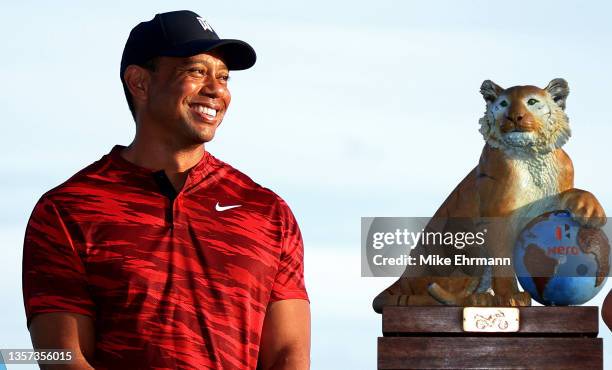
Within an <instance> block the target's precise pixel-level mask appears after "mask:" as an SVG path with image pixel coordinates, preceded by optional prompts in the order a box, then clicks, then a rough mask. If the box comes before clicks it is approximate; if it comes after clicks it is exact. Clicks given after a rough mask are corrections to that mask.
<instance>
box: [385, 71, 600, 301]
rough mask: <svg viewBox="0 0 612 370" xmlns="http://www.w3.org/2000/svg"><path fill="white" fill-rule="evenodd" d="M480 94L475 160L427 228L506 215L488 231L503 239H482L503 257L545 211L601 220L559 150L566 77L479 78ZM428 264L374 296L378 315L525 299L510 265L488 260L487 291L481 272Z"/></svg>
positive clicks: (586, 221)
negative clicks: (534, 80)
mask: <svg viewBox="0 0 612 370" xmlns="http://www.w3.org/2000/svg"><path fill="white" fill-rule="evenodd" d="M480 92H481V94H482V96H483V98H484V100H485V102H486V111H485V114H484V116H483V117H482V118H481V119H480V120H479V124H480V133H481V134H482V136H483V138H484V141H485V145H484V148H483V150H482V153H481V156H480V160H479V162H478V164H477V165H476V167H475V168H474V169H473V170H472V171H471V172H470V173H469V174H468V175H467V176H466V177H465V178H464V179H463V180H462V181H461V182H460V183H459V185H457V187H456V188H455V189H454V190H453V192H452V193H451V194H450V195H449V196H448V198H446V200H445V201H444V203H442V205H441V206H440V208H439V209H438V210H437V212H436V213H435V214H434V216H433V217H432V219H431V221H430V222H429V225H428V227H430V226H432V225H433V223H435V220H438V219H443V220H451V219H454V218H471V219H482V218H488V217H499V218H502V217H503V218H504V219H507V220H509V222H505V223H504V225H506V226H501V227H498V229H496V230H494V231H490V232H494V233H495V236H496V238H497V240H498V241H501V242H499V243H494V245H492V246H490V245H487V253H488V254H489V255H491V256H507V255H510V254H511V251H512V248H513V245H514V241H515V238H516V236H517V230H519V231H520V230H522V228H523V227H524V226H525V224H526V221H523V220H530V219H532V218H534V217H537V216H539V215H541V214H543V213H545V212H547V211H552V210H557V209H567V210H569V211H570V212H572V214H573V217H574V218H575V219H576V221H578V222H579V223H580V224H581V225H583V226H587V227H600V226H602V225H603V224H604V223H605V213H604V210H603V208H602V206H601V204H600V203H599V201H598V200H597V199H596V198H595V196H594V195H593V194H591V193H590V192H588V191H584V190H580V189H576V188H574V168H573V165H572V161H571V159H570V157H569V156H568V155H567V153H566V152H565V151H564V150H563V149H561V147H562V146H563V145H564V144H565V143H566V142H567V140H568V139H569V137H570V134H571V132H570V127H569V120H568V117H567V115H566V113H565V104H566V100H567V97H568V95H569V87H568V84H567V82H566V81H565V80H564V79H561V78H557V79H554V80H552V81H551V82H550V83H549V84H548V86H546V87H545V88H543V89H542V88H539V87H536V86H513V87H510V88H508V89H503V88H502V87H500V86H498V85H497V84H495V83H494V82H492V81H490V80H485V81H484V82H483V83H482V85H481V87H480ZM447 226H448V225H447ZM436 227H437V228H438V229H440V225H437V226H436ZM442 228H444V225H443V226H442ZM451 249H454V248H451ZM428 269H429V267H424V268H421V270H420V271H419V270H418V269H414V268H412V266H409V267H407V268H406V270H405V272H404V274H403V275H402V276H401V277H400V278H399V279H398V280H397V281H396V282H395V283H394V284H392V285H391V286H390V287H388V288H387V289H385V290H384V291H383V292H381V293H380V294H379V295H378V296H377V297H376V298H375V299H374V302H373V308H374V310H375V311H376V312H378V313H381V312H382V308H383V307H384V306H407V305H439V304H445V305H458V306H467V305H470V306H472V305H473V306H529V305H531V296H530V295H529V293H527V292H521V291H519V289H518V285H517V281H516V278H515V276H514V271H512V267H511V266H510V267H507V266H506V267H504V266H493V267H492V272H491V274H490V276H489V286H488V289H486V287H485V289H481V285H482V283H483V276H482V275H480V276H478V275H476V276H475V275H471V274H466V273H464V272H461V271H451V272H450V273H447V274H445V275H444V276H440V275H438V274H436V273H433V272H432V271H428ZM504 269H505V271H504ZM508 269H510V271H508ZM415 271H416V272H415ZM479 287H480V288H479Z"/></svg>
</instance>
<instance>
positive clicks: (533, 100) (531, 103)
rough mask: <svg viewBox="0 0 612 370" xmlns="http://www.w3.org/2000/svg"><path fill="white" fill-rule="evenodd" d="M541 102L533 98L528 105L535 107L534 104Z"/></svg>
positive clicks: (528, 101)
mask: <svg viewBox="0 0 612 370" xmlns="http://www.w3.org/2000/svg"><path fill="white" fill-rule="evenodd" d="M539 102H540V101H539V100H537V99H534V98H531V99H529V100H527V104H529V105H534V104H536V103H539Z"/></svg>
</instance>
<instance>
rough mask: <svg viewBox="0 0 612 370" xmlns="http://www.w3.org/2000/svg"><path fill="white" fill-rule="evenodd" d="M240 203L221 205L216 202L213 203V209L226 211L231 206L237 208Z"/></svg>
mask: <svg viewBox="0 0 612 370" xmlns="http://www.w3.org/2000/svg"><path fill="white" fill-rule="evenodd" d="M241 206H242V204H236V205H234V206H222V205H220V204H219V202H217V204H215V209H216V210H217V211H219V212H223V211H227V210H228V209H232V208H238V207H241Z"/></svg>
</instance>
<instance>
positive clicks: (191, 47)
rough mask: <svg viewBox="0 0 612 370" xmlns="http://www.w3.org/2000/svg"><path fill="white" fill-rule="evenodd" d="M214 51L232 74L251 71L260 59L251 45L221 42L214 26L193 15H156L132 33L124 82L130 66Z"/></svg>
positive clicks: (125, 58)
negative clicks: (235, 71) (160, 57)
mask: <svg viewBox="0 0 612 370" xmlns="http://www.w3.org/2000/svg"><path fill="white" fill-rule="evenodd" d="M213 50H214V51H215V52H216V53H218V54H219V55H220V57H221V59H222V60H223V61H224V62H225V64H226V65H227V67H228V68H229V69H230V70H243V69H248V68H251V67H252V66H253V65H254V64H255V60H256V59H257V56H256V54H255V50H253V48H252V47H251V45H249V44H247V43H246V42H244V41H240V40H234V39H220V38H219V36H217V33H216V32H215V31H214V30H213V28H212V27H211V26H210V24H208V22H207V21H206V20H205V19H203V18H202V17H200V16H199V15H198V14H196V13H194V12H192V11H189V10H179V11H174V12H168V13H160V14H156V15H155V17H153V19H151V20H150V21H147V22H141V23H139V24H138V25H137V26H136V27H134V28H133V29H132V31H131V32H130V36H129V37H128V39H127V41H126V43H125V48H124V49H123V56H122V57H121V71H120V73H121V74H120V76H121V80H122V81H123V73H124V72H125V69H126V68H127V67H128V66H129V65H130V64H136V65H142V64H144V63H146V62H147V61H149V60H151V59H152V58H154V57H158V56H169V57H190V56H193V55H196V54H201V53H206V52H209V51H213Z"/></svg>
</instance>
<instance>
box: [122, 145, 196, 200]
mask: <svg viewBox="0 0 612 370" xmlns="http://www.w3.org/2000/svg"><path fill="white" fill-rule="evenodd" d="M204 152H205V150H204V145H203V144H196V145H193V146H188V147H184V148H174V147H172V146H171V145H168V144H167V143H152V142H145V141H144V140H139V139H138V137H136V138H135V139H134V141H132V143H131V144H130V145H129V146H128V147H127V148H125V149H124V150H123V151H122V152H121V156H122V157H123V158H124V159H125V160H127V161H129V162H132V163H134V164H136V165H138V166H140V167H144V168H148V169H150V170H154V171H159V170H163V171H164V172H165V173H166V176H168V179H169V180H170V182H171V183H172V185H173V186H174V189H176V191H177V192H178V191H180V190H181V189H182V188H183V185H184V184H185V181H186V180H187V171H188V170H189V169H190V168H192V167H193V166H195V165H196V164H198V162H199V161H200V160H201V159H202V156H203V155H204Z"/></svg>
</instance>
